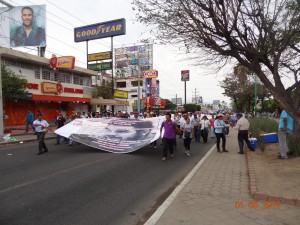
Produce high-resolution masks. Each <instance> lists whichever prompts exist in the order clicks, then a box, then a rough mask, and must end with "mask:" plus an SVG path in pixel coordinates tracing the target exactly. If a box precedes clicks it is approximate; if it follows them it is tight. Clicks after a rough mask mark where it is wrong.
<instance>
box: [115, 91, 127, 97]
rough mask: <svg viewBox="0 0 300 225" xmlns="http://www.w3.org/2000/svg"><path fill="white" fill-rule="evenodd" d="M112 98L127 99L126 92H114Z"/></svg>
mask: <svg viewBox="0 0 300 225" xmlns="http://www.w3.org/2000/svg"><path fill="white" fill-rule="evenodd" d="M114 97H115V98H128V91H121V90H115V91H114Z"/></svg>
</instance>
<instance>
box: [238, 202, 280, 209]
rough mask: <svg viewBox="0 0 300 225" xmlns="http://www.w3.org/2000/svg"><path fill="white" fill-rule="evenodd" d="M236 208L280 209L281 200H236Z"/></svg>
mask: <svg viewBox="0 0 300 225" xmlns="http://www.w3.org/2000/svg"><path fill="white" fill-rule="evenodd" d="M234 207H235V208H236V209H243V208H248V209H280V201H262V202H258V201H256V200H249V201H248V202H246V201H243V200H236V201H235V202H234Z"/></svg>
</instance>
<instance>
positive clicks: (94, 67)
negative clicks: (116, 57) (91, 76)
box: [88, 62, 112, 71]
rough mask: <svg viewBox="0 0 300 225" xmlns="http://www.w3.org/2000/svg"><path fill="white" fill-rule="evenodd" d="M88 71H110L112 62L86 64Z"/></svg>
mask: <svg viewBox="0 0 300 225" xmlns="http://www.w3.org/2000/svg"><path fill="white" fill-rule="evenodd" d="M88 69H89V70H94V71H100V70H111V69H112V62H103V63H93V64H88Z"/></svg>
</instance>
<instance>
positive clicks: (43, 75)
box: [42, 69, 51, 80]
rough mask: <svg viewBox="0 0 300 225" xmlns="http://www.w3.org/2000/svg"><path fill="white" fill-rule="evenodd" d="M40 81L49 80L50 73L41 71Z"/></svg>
mask: <svg viewBox="0 0 300 225" xmlns="http://www.w3.org/2000/svg"><path fill="white" fill-rule="evenodd" d="M42 79H43V80H51V76H50V71H49V70H45V69H43V70H42Z"/></svg>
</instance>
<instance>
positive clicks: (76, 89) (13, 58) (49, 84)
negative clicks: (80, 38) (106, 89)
mask: <svg viewBox="0 0 300 225" xmlns="http://www.w3.org/2000/svg"><path fill="white" fill-rule="evenodd" d="M0 58H1V65H4V66H5V67H6V68H8V69H10V70H11V71H12V72H14V73H15V74H16V75H19V76H22V77H24V78H25V79H26V80H27V81H28V85H27V91H28V92H29V95H28V99H27V100H15V101H4V102H3V109H4V110H5V114H6V115H8V119H7V120H5V125H6V126H16V125H24V124H25V123H26V115H27V113H28V111H29V110H30V111H31V112H33V114H34V116H35V117H36V116H37V114H38V113H42V114H44V116H45V118H46V119H47V120H50V121H51V120H54V119H55V118H56V117H57V114H58V113H62V114H64V115H71V114H73V113H76V112H86V113H87V112H89V111H90V107H91V105H90V102H91V91H92V76H96V75H97V72H95V71H91V70H88V69H85V68H80V67H75V68H74V69H59V70H53V69H52V68H50V66H49V59H47V58H44V57H39V56H35V55H31V54H28V53H24V52H20V51H16V50H12V49H8V48H3V47H0Z"/></svg>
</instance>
